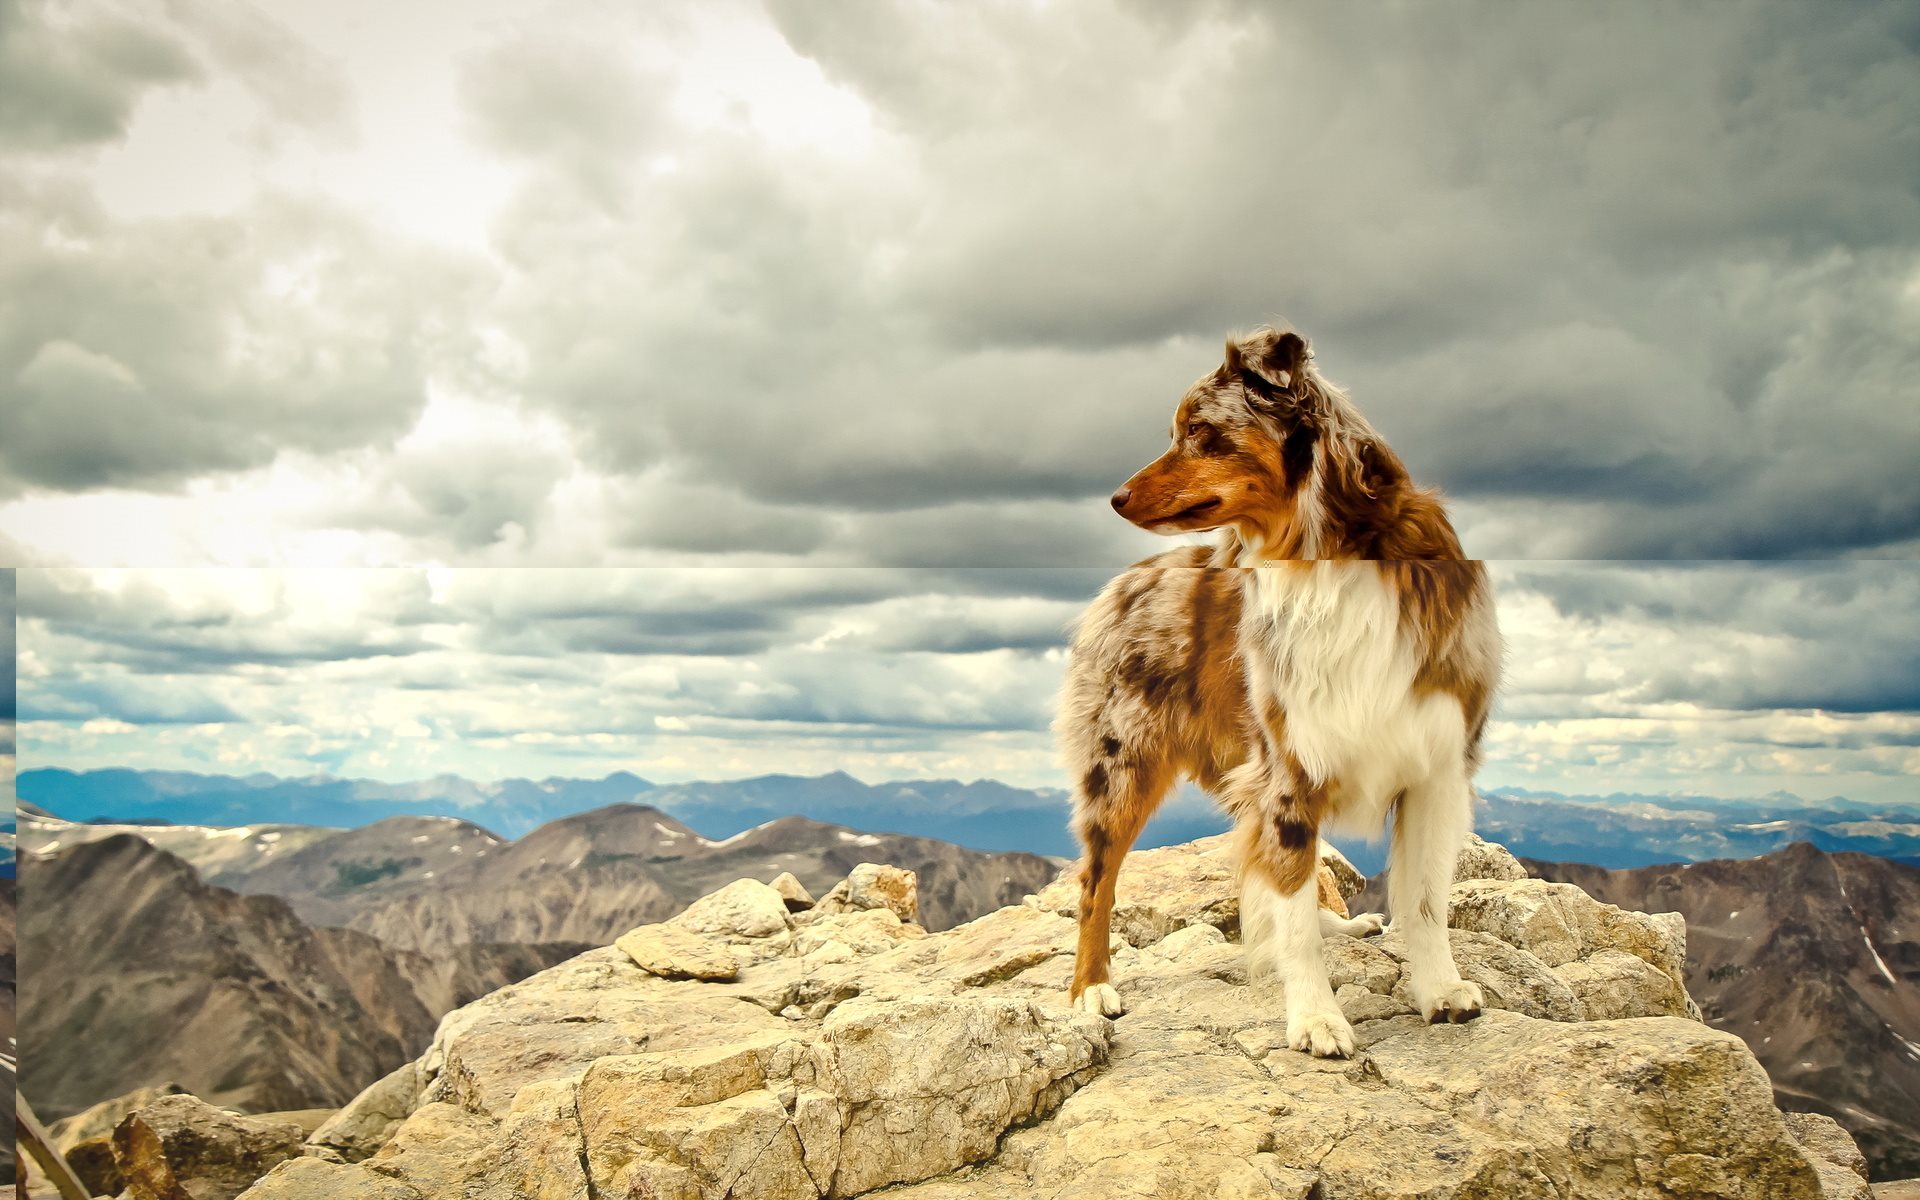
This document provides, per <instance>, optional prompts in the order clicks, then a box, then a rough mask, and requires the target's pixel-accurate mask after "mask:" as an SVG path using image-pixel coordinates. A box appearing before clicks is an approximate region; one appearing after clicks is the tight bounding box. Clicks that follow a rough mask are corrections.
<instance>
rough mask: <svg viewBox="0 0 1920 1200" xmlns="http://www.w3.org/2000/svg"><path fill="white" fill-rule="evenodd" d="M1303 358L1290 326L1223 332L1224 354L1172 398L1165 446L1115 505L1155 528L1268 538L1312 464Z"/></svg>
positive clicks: (1309, 393)
mask: <svg viewBox="0 0 1920 1200" xmlns="http://www.w3.org/2000/svg"><path fill="white" fill-rule="evenodd" d="M1311 357H1312V351H1311V350H1310V349H1309V348H1308V346H1307V342H1306V339H1305V338H1302V337H1301V336H1300V335H1299V334H1297V333H1295V332H1293V331H1292V330H1276V329H1271V328H1263V329H1259V330H1256V331H1255V332H1254V333H1252V334H1250V335H1248V336H1247V337H1244V338H1239V339H1231V338H1230V339H1228V341H1227V351H1226V357H1225V359H1224V361H1222V362H1221V364H1220V366H1219V367H1217V368H1215V369H1214V370H1213V371H1211V372H1209V373H1208V374H1206V375H1204V376H1202V377H1201V378H1200V379H1199V380H1198V381H1197V382H1195V383H1194V385H1193V386H1192V387H1191V388H1188V389H1187V394H1186V395H1185V396H1183V397H1182V398H1181V400H1180V406H1179V408H1178V409H1176V410H1175V412H1174V415H1173V429H1172V436H1173V445H1172V446H1170V447H1168V449H1167V452H1166V453H1165V454H1162V455H1161V456H1160V457H1159V458H1156V459H1154V460H1153V461H1152V462H1150V463H1148V464H1147V465H1146V466H1144V467H1142V468H1140V470H1138V471H1137V472H1135V473H1134V476H1133V478H1131V479H1129V480H1127V482H1126V483H1125V484H1123V485H1122V486H1121V487H1120V489H1119V490H1118V491H1116V492H1114V494H1113V509H1114V511H1115V512H1117V513H1119V514H1120V515H1121V516H1123V517H1125V518H1126V519H1127V520H1129V521H1132V522H1133V523H1134V524H1135V525H1138V526H1140V527H1141V528H1142V529H1147V530H1151V531H1152V532H1154V533H1166V534H1173V533H1190V532H1198V531H1202V530H1208V529H1221V528H1227V527H1232V528H1234V529H1235V530H1237V531H1238V532H1240V533H1241V534H1242V535H1243V536H1246V537H1251V538H1256V539H1258V540H1260V541H1262V542H1266V543H1268V544H1272V543H1273V542H1274V541H1275V539H1276V535H1277V534H1278V532H1279V531H1280V530H1281V529H1283V528H1284V527H1286V526H1287V525H1289V524H1290V523H1291V522H1292V518H1293V514H1294V509H1295V507H1296V504H1297V501H1298V498H1299V495H1300V492H1301V489H1302V488H1303V487H1304V486H1305V485H1306V482H1307V479H1308V477H1309V475H1310V473H1311V471H1312V467H1313V457H1314V444H1315V441H1316V440H1317V439H1318V437H1319V432H1320V430H1319V423H1318V421H1317V420H1316V414H1315V404H1314V400H1315V396H1316V389H1315V388H1314V387H1313V385H1312V382H1311V380H1310V379H1309V375H1308V368H1307V364H1308V361H1309V360H1310V359H1311Z"/></svg>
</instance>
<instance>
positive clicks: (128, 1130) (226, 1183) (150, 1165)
mask: <svg viewBox="0 0 1920 1200" xmlns="http://www.w3.org/2000/svg"><path fill="white" fill-rule="evenodd" d="M304 1137H305V1131H303V1130H302V1129H301V1128H300V1127H299V1126H298V1125H293V1124H268V1123H266V1122H264V1121H254V1120H249V1119H248V1118H246V1117H240V1116H235V1115H234V1114H232V1113H230V1112H226V1111H225V1110H223V1109H218V1108H214V1107H212V1106H211V1105H207V1104H203V1103H201V1102H200V1101H199V1100H197V1099H195V1098H194V1097H192V1096H165V1097H162V1098H161V1099H159V1100H156V1101H154V1102H153V1103H152V1104H149V1105H147V1106H146V1107H144V1108H142V1109H140V1110H139V1111H137V1112H134V1113H131V1114H129V1115H128V1116H127V1117H126V1118H125V1119H124V1120H122V1121H121V1122H120V1124H119V1125H118V1126H116V1127H115V1128H114V1131H113V1158H114V1165H115V1166H116V1167H118V1168H119V1172H120V1177H121V1179H122V1181H123V1183H124V1186H125V1188H126V1192H127V1194H128V1195H129V1196H130V1197H131V1198H132V1200H233V1197H235V1196H238V1195H239V1194H240V1193H241V1192H243V1191H245V1190H246V1189H247V1188H248V1186H249V1185H251V1184H252V1183H253V1181H254V1180H256V1179H259V1178H260V1177H261V1176H262V1175H265V1174H266V1173H267V1172H268V1171H270V1170H272V1169H273V1168H274V1167H275V1166H277V1165H279V1164H280V1163H282V1162H285V1161H286V1160H287V1159H290V1158H295V1157H298V1156H299V1154H300V1147H301V1142H302V1140H303V1139H304Z"/></svg>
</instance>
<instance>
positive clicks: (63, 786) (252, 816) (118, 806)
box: [15, 767, 653, 836]
mask: <svg viewBox="0 0 1920 1200" xmlns="http://www.w3.org/2000/svg"><path fill="white" fill-rule="evenodd" d="M652 787H653V785H652V784H650V783H648V782H647V781H646V780H644V779H641V778H640V777H639V776H637V775H630V774H627V773H626V772H624V771H620V772H615V773H614V774H612V775H609V776H607V777H606V778H605V779H542V780H532V779H503V780H499V781H497V782H494V783H475V782H473V781H472V780H468V779H462V778H460V777H459V776H457V775H441V776H436V777H435V778H433V779H424V780H419V781H416V782H412V783H382V782H379V781H377V780H370V779H336V778H333V777H332V776H326V775H315V776H309V777H307V778H304V779H282V778H280V777H278V776H275V775H265V774H255V775H246V776H232V775H198V774H194V773H192V772H187V771H132V770H126V769H122V768H110V769H107V770H100V771H68V770H65V769H63V768H58V767H45V768H36V769H34V770H31V771H23V772H21V773H20V775H19V776H18V777H17V779H16V780H15V789H16V791H17V793H18V795H19V797H20V798H21V799H22V800H26V801H31V802H33V803H35V804H38V805H40V806H42V807H44V808H47V809H50V810H52V811H55V812H59V813H62V814H64V815H65V816H67V817H68V818H70V819H72V820H75V821H93V820H100V819H106V820H111V821H121V822H129V823H138V822H148V821H158V822H161V823H163V824H176V825H201V826H215V827H223V828H233V827H238V826H242V825H267V824H290V825H334V826H352V825H367V824H371V823H372V822H374V821H379V820H383V819H385V818H387V817H400V816H458V817H462V818H465V819H467V820H471V821H473V822H475V823H477V824H481V825H485V826H487V827H489V828H493V829H499V830H504V831H505V832H506V834H507V835H508V836H517V835H519V834H522V833H526V832H527V831H529V830H531V829H532V828H534V827H535V826H536V825H539V824H541V823H542V822H544V821H549V820H552V819H553V818H555V817H562V816H566V815H568V814H571V813H576V812H582V811H584V810H586V809H590V808H600V807H603V806H605V805H608V804H617V803H620V802H622V801H625V800H630V799H632V798H633V797H634V796H636V795H639V794H640V793H642V792H646V791H648V790H650V789H651V788H652Z"/></svg>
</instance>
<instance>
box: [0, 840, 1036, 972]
mask: <svg viewBox="0 0 1920 1200" xmlns="http://www.w3.org/2000/svg"><path fill="white" fill-rule="evenodd" d="M21 819H22V828H23V830H24V833H23V837H24V838H25V845H26V847H27V849H28V850H29V851H32V852H36V853H46V852H48V851H49V850H55V851H57V850H58V849H60V848H62V847H67V846H72V845H75V844H78V843H83V842H88V841H97V840H101V839H104V838H109V837H115V836H120V835H125V834H130V835H132V836H135V837H139V838H141V839H143V840H146V841H148V842H150V843H151V844H153V845H155V846H158V847H160V848H162V849H166V850H169V851H171V852H173V853H175V854H177V855H179V856H180V857H181V858H183V859H185V860H186V861H188V862H189V863H191V864H193V866H194V867H196V868H197V869H198V870H199V871H200V872H201V874H202V875H203V877H205V878H206V879H207V880H208V882H211V883H217V884H219V885H221V886H225V887H230V888H232V889H234V890H235V891H238V892H243V893H247V894H268V895H275V896H279V897H281V898H283V899H285V900H286V901H287V902H288V903H289V904H290V905H291V906H292V907H293V909H294V911H295V913H296V914H298V916H299V917H300V918H301V919H302V920H303V921H305V922H306V923H307V924H310V925H345V926H350V927H352V928H354V929H358V930H361V931H363V932H366V933H370V934H373V935H374V936H376V937H378V938H380V939H382V940H383V941H385V942H387V943H389V944H391V945H395V946H399V947H403V948H406V949H411V950H420V951H424V952H426V953H429V954H433V955H442V954H445V953H448V952H449V951H451V950H452V949H453V948H454V947H456V946H459V945H462V944H465V943H469V942H481V943H485V942H592V943H601V942H608V941H611V940H612V939H613V938H615V937H617V936H619V935H620V934H622V933H624V932H626V931H627V930H628V929H631V928H632V927H633V926H635V925H640V924H645V923H648V922H651V921H659V920H663V919H665V918H666V917H668V916H671V915H672V914H674V913H676V912H678V911H679V910H680V909H682V908H684V907H685V906H686V905H687V904H689V903H690V902H692V901H693V900H694V899H696V898H698V897H700V896H702V895H705V894H706V893H708V892H710V891H713V890H714V889H715V888H717V887H719V886H720V885H721V884H724V883H727V882H730V881H732V880H734V879H736V878H741V877H743V876H753V877H756V878H759V879H763V880H765V879H772V878H773V877H774V876H776V875H779V874H780V873H781V872H783V871H791V872H792V873H793V874H794V875H795V876H796V877H797V878H799V880H800V881H801V883H802V884H804V885H805V886H806V887H808V888H809V889H811V890H813V891H815V892H816V893H819V892H824V891H825V889H827V888H829V887H831V886H833V884H835V883H837V882H838V881H839V880H841V879H843V878H844V877H845V876H846V875H847V873H848V872H849V871H851V870H852V869H853V867H854V866H856V865H857V864H859V863H861V862H884V863H890V864H893V865H896V866H902V867H906V868H908V869H910V870H912V871H914V872H916V873H917V874H918V875H919V877H920V905H921V917H922V920H923V922H925V924H926V925H927V927H928V928H930V929H946V928H949V927H951V926H953V925H957V924H959V923H960V922H962V921H965V920H969V919H971V918H973V917H976V916H979V915H980V914H982V913H985V912H990V911H992V910H993V909H995V908H998V907H1000V906H1002V905H1005V904H1015V903H1018V902H1019V900H1020V898H1021V897H1023V896H1025V895H1027V894H1028V893H1029V892H1033V891H1037V890H1039V889H1040V888H1041V887H1043V886H1045V885H1046V884H1047V883H1048V882H1049V881H1051V880H1052V879H1053V877H1054V876H1055V875H1057V874H1058V873H1059V870H1060V866H1061V864H1060V863H1059V862H1058V861H1056V860H1051V859H1046V858H1041V857H1039V856H1037V855H1032V854H1021V853H1008V854H993V853H986V852H982V851H977V850H969V849H966V848H964V847H960V846H955V845H952V844H950V843H947V842H942V841H938V840H935V839H931V838H921V837H906V836H901V835H897V834H874V833H865V832H860V831H857V830H853V829H848V828H845V827H843V826H838V825H830V824H826V823H824V822H819V821H813V820H809V819H807V818H803V817H783V818H779V819H776V820H773V821H769V822H767V823H765V824H763V825H759V826H756V827H754V828H752V829H748V830H745V831H743V832H740V833H736V834H734V835H732V836H731V837H727V838H722V839H719V840H717V841H716V840H712V839H709V838H705V837H702V836H700V835H699V834H697V833H695V832H694V831H693V830H692V829H691V828H689V827H688V826H686V825H684V824H682V823H681V822H679V821H677V820H675V819H674V818H673V817H671V816H669V815H667V814H666V813H664V812H661V811H660V810H659V809H657V808H653V807H651V806H649V805H637V804H617V805H612V806H609V807H606V808H600V809H595V810H592V811H590V812H585V813H579V814H576V815H574V816H570V817H563V818H561V819H560V820H557V821H551V822H548V823H547V824H545V825H542V826H540V827H539V828H538V829H535V830H534V831H533V832H531V833H529V834H527V835H526V836H525V837H523V838H521V839H519V840H518V841H514V842H507V841H504V840H503V839H501V838H499V837H498V836H496V835H495V834H493V833H491V832H489V831H487V830H485V829H482V828H480V827H479V826H477V825H474V824H472V823H470V822H465V821H459V820H455V819H452V818H446V817H390V818H387V819H386V820H382V821H377V822H375V823H373V824H371V825H366V826H362V827H360V828H357V829H348V830H334V829H313V828H310V827H304V826H285V825H272V826H265V825H258V826H241V827H237V828H235V829H219V828H205V827H199V826H149V825H105V824H103V825H80V824H75V823H73V822H71V821H65V820H62V819H60V818H58V817H55V816H53V815H51V814H48V813H45V812H44V811H36V812H32V813H24V812H23V815H22V818H21Z"/></svg>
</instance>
